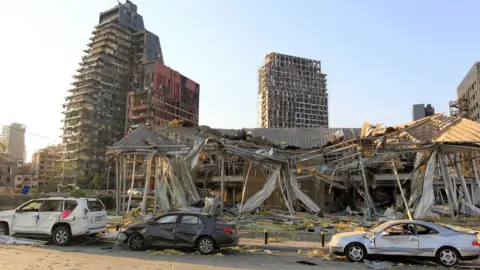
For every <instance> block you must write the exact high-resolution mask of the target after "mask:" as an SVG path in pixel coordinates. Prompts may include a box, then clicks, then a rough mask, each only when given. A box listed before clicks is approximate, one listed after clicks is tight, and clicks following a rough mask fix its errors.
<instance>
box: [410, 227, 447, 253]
mask: <svg viewBox="0 0 480 270" xmlns="http://www.w3.org/2000/svg"><path fill="white" fill-rule="evenodd" d="M415 231H416V233H417V236H418V256H426V257H433V256H435V251H436V249H437V248H438V247H439V245H440V242H441V241H440V240H441V239H440V237H441V235H440V233H439V232H438V231H437V230H435V229H433V228H430V227H428V226H425V225H419V224H416V225H415Z"/></svg>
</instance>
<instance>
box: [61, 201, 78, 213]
mask: <svg viewBox="0 0 480 270" xmlns="http://www.w3.org/2000/svg"><path fill="white" fill-rule="evenodd" d="M77 205H78V204H77V202H76V201H65V206H64V207H63V210H72V211H73V210H75V208H77Z"/></svg>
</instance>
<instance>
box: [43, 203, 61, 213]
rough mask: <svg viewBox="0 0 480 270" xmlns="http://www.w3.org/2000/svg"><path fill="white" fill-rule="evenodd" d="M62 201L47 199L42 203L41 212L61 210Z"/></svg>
mask: <svg viewBox="0 0 480 270" xmlns="http://www.w3.org/2000/svg"><path fill="white" fill-rule="evenodd" d="M61 211H62V201H57V200H47V201H45V202H44V203H43V207H42V212H61Z"/></svg>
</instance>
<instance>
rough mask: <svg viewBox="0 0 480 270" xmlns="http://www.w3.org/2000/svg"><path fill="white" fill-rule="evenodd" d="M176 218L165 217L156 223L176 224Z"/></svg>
mask: <svg viewBox="0 0 480 270" xmlns="http://www.w3.org/2000/svg"><path fill="white" fill-rule="evenodd" d="M177 219H178V216H165V217H161V218H159V219H157V223H160V224H166V223H176V222H177Z"/></svg>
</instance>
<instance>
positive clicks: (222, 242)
mask: <svg viewBox="0 0 480 270" xmlns="http://www.w3.org/2000/svg"><path fill="white" fill-rule="evenodd" d="M238 240H239V238H238V235H237V229H236V227H235V225H233V224H228V223H226V222H225V221H222V220H219V219H217V218H215V217H213V216H211V215H207V214H204V213H198V212H191V213H190V212H178V213H168V214H165V215H162V216H159V217H156V218H152V219H150V220H147V221H145V222H143V223H140V224H133V225H130V226H128V227H127V228H125V229H123V230H122V231H121V232H120V233H119V234H118V237H117V243H118V244H119V245H128V247H129V248H130V249H131V250H134V251H138V250H144V249H147V248H150V247H158V248H196V249H198V250H199V251H200V253H202V254H210V253H212V252H214V251H215V250H217V249H219V248H222V247H229V246H235V245H237V244H238Z"/></svg>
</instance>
